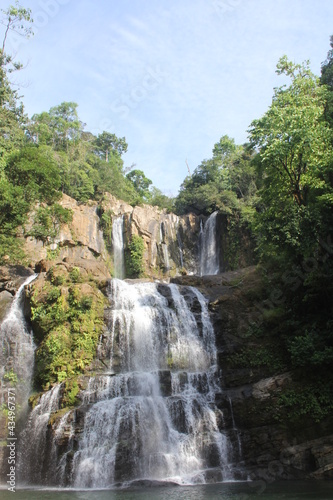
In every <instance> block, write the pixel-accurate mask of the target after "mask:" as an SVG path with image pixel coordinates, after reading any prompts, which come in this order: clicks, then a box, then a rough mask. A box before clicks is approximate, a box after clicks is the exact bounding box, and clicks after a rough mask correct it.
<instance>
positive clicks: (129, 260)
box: [125, 234, 145, 278]
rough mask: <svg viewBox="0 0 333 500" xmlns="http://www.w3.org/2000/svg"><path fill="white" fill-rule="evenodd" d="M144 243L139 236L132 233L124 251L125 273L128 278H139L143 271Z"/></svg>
mask: <svg viewBox="0 0 333 500" xmlns="http://www.w3.org/2000/svg"><path fill="white" fill-rule="evenodd" d="M144 250H145V244H144V241H143V239H142V238H141V237H140V236H137V235H135V234H134V235H133V236H132V238H131V241H130V243H129V245H128V248H127V252H126V259H125V260H126V274H127V276H128V277H129V278H139V277H140V276H142V274H143V271H144V262H143V253H144Z"/></svg>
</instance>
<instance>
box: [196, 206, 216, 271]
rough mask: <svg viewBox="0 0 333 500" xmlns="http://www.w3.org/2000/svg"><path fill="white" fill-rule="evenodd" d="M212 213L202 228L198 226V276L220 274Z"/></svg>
mask: <svg viewBox="0 0 333 500" xmlns="http://www.w3.org/2000/svg"><path fill="white" fill-rule="evenodd" d="M217 214H218V212H214V213H212V214H211V215H210V216H209V218H208V219H207V220H206V222H205V224H204V226H202V224H201V226H200V276H206V275H212V274H218V273H219V272H220V264H219V260H220V259H219V251H218V245H217V241H216V217H217Z"/></svg>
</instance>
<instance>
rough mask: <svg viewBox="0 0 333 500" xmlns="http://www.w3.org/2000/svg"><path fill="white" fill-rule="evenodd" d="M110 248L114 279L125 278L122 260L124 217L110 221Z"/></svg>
mask: <svg viewBox="0 0 333 500" xmlns="http://www.w3.org/2000/svg"><path fill="white" fill-rule="evenodd" d="M112 248H113V266H114V276H115V278H119V279H124V278H125V258H124V216H123V215H121V216H120V217H116V218H114V219H113V221H112Z"/></svg>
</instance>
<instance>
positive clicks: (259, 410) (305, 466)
mask: <svg viewBox="0 0 333 500" xmlns="http://www.w3.org/2000/svg"><path fill="white" fill-rule="evenodd" d="M172 282H174V283H177V284H179V285H186V286H185V287H184V288H186V287H187V286H195V287H198V289H199V290H200V291H201V292H202V293H203V294H204V295H205V296H206V297H207V298H208V300H209V309H210V312H211V318H212V320H213V324H214V331H215V335H216V345H217V348H218V353H217V356H218V364H219V366H220V369H221V385H222V387H223V390H222V391H221V393H218V394H216V399H215V402H216V405H217V407H218V409H219V410H220V411H221V413H222V415H223V422H224V425H225V426H226V428H228V429H230V432H231V434H230V435H231V436H232V434H234V439H233V448H234V449H236V450H237V446H239V447H240V448H239V457H238V459H237V460H238V462H239V463H240V464H243V465H244V469H245V470H246V471H247V472H248V475H249V477H250V478H251V479H258V480H264V481H265V482H272V481H274V480H276V479H304V478H316V479H332V478H333V419H332V417H330V418H327V419H326V420H324V421H322V422H321V423H320V424H317V423H315V422H314V421H311V422H310V419H308V418H306V419H304V422H302V425H299V426H295V425H292V424H291V423H290V422H289V421H288V419H287V416H286V415H285V416H280V417H279V418H278V408H279V406H278V402H279V398H280V396H281V394H283V392H284V391H286V390H288V388H290V387H291V386H292V384H293V376H294V374H293V373H292V372H289V371H287V370H286V369H285V370H283V367H282V368H280V369H279V367H278V365H277V367H274V366H273V367H272V366H270V364H269V363H267V364H266V365H265V364H260V363H259V364H258V365H255V364H253V363H252V365H251V364H250V363H249V362H248V361H247V359H249V360H251V359H252V361H253V359H255V358H253V357H252V358H251V353H252V354H253V356H255V355H256V353H257V352H258V351H260V350H262V349H263V344H264V347H265V349H267V350H268V351H271V352H273V353H274V354H275V356H276V357H277V356H278V354H279V353H278V339H276V338H275V337H274V334H273V333H272V334H269V335H267V336H266V337H265V338H263V337H260V336H259V337H256V336H253V335H252V336H251V335H250V334H249V325H250V324H251V322H252V321H253V318H254V317H257V316H256V313H257V311H256V309H255V305H256V304H259V305H260V301H262V300H265V298H267V297H266V296H265V288H264V286H263V283H262V282H261V280H260V276H259V274H258V273H257V272H256V270H255V268H247V269H243V270H239V271H233V272H231V271H230V272H227V273H223V274H221V275H218V276H204V277H202V278H200V277H198V276H178V277H176V278H174V279H172ZM244 353H246V356H245V355H244ZM274 360H275V358H274V357H273V361H274ZM282 365H283V359H282Z"/></svg>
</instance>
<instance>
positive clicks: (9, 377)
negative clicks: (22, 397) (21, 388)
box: [3, 369, 18, 385]
mask: <svg viewBox="0 0 333 500" xmlns="http://www.w3.org/2000/svg"><path fill="white" fill-rule="evenodd" d="M3 379H4V380H5V381H6V382H11V384H12V385H16V384H17V382H18V378H17V374H16V373H15V372H14V371H13V369H11V370H10V371H9V372H6V373H5V374H4V376H3Z"/></svg>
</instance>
